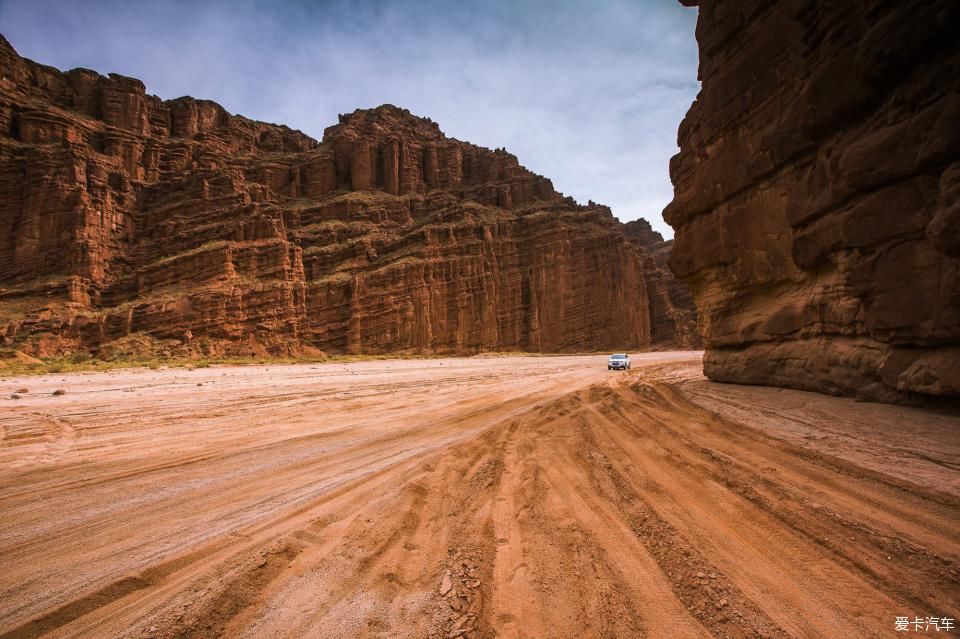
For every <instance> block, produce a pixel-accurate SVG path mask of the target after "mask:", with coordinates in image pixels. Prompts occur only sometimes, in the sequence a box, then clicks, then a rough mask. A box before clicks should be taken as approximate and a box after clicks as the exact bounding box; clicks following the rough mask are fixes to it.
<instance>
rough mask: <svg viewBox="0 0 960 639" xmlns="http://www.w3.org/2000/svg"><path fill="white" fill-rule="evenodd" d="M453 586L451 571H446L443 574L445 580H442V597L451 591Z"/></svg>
mask: <svg viewBox="0 0 960 639" xmlns="http://www.w3.org/2000/svg"><path fill="white" fill-rule="evenodd" d="M452 587H453V585H452V584H451V583H450V573H449V572H446V573H444V574H443V581H441V582H440V596H441V597H442V596H444V595H445V594H447V593H448V592H450V588H452Z"/></svg>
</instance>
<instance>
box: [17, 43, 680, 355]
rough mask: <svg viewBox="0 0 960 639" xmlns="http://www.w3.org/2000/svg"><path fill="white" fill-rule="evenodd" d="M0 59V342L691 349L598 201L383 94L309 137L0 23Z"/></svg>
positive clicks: (75, 346)
mask: <svg viewBox="0 0 960 639" xmlns="http://www.w3.org/2000/svg"><path fill="white" fill-rule="evenodd" d="M0 72H2V86H0V207H2V208H0V219H2V220H3V225H2V229H0V327H2V328H0V330H2V335H3V336H4V340H5V343H6V344H7V345H8V347H9V346H11V345H12V346H14V347H17V348H22V349H24V350H26V351H28V352H34V353H40V354H53V353H57V352H66V351H76V350H81V351H82V350H88V351H92V352H98V351H100V352H101V353H103V352H107V351H110V350H111V349H112V350H113V351H116V350H117V349H118V348H126V347H130V348H133V349H134V350H136V348H147V347H151V348H152V347H153V346H155V345H156V344H157V343H160V344H161V345H162V347H163V348H165V349H167V350H168V351H171V352H187V353H209V354H219V353H249V352H253V353H262V352H271V353H290V352H299V351H302V350H303V349H304V348H318V349H322V350H325V351H330V352H367V353H378V352H388V351H399V350H410V351H416V352H476V351H480V350H530V351H580V350H593V349H638V348H644V347H647V346H650V345H651V344H654V343H655V344H664V345H668V344H669V345H679V346H683V345H686V344H689V343H690V340H691V337H690V336H691V335H692V334H693V333H692V331H691V323H690V321H689V313H690V310H689V303H688V304H687V307H686V308H683V309H677V308H674V305H675V304H678V303H679V304H682V303H683V300H679V299H678V298H677V297H676V296H675V295H672V294H671V293H670V292H668V290H667V289H669V288H670V287H671V286H674V282H672V280H671V279H670V278H665V277H664V274H663V271H662V269H660V268H652V267H651V266H650V265H655V260H656V259H659V258H655V257H654V255H653V254H654V252H655V251H653V250H652V249H651V248H650V247H647V246H644V245H642V243H637V242H634V241H631V240H628V239H627V237H626V234H625V227H624V226H623V225H621V224H620V223H619V222H617V221H616V219H615V218H613V216H612V215H611V213H610V211H609V209H607V208H605V207H601V206H595V205H591V206H580V205H577V204H576V203H575V202H574V201H573V200H571V199H570V198H565V197H563V196H562V195H561V194H559V193H557V192H556V191H555V190H554V188H553V185H552V184H551V182H550V180H548V179H546V178H543V177H541V176H538V175H535V174H533V173H531V172H530V171H528V170H526V169H525V168H523V167H522V166H520V164H519V163H518V162H517V159H516V158H515V157H514V156H513V155H511V154H509V153H507V152H506V151H503V150H497V151H490V150H488V149H484V148H480V147H477V146H474V145H471V144H467V143H464V142H460V141H457V140H453V139H450V138H447V137H446V136H444V134H443V133H442V132H441V131H440V129H439V127H438V126H437V125H436V124H435V123H433V122H431V121H430V120H427V119H423V118H418V117H414V116H412V115H410V113H409V112H407V111H405V110H402V109H398V108H395V107H392V106H383V107H380V108H377V109H373V110H367V111H356V112H354V113H352V114H350V115H346V116H341V118H340V122H339V123H338V124H337V125H335V126H332V127H330V128H328V129H327V130H326V131H325V133H324V138H323V141H322V142H317V141H315V140H313V139H311V138H309V137H307V136H306V135H304V134H302V133H300V132H299V131H293V130H290V129H288V128H286V127H282V126H276V125H271V124H265V123H262V122H254V121H251V120H248V119H246V118H243V117H240V116H234V115H231V114H229V113H227V112H226V111H225V110H224V109H223V108H221V107H220V106H219V105H217V104H214V103H212V102H208V101H202V100H194V99H192V98H180V99H177V100H172V101H162V100H160V99H159V98H157V97H155V96H151V95H147V94H146V92H145V89H144V85H143V84H142V83H141V82H139V81H138V80H134V79H130V78H124V77H120V76H116V75H111V76H109V77H102V76H100V75H98V74H96V73H94V72H92V71H87V70H83V69H75V70H73V71H69V72H66V73H61V72H59V71H57V70H55V69H52V68H49V67H44V66H41V65H38V64H36V63H33V62H31V61H29V60H25V59H23V58H21V57H19V56H18V55H17V54H16V52H15V51H13V49H12V48H10V46H9V44H7V43H6V41H5V40H3V39H2V37H0ZM655 253H656V255H660V252H659V249H658V250H657V252H655ZM652 309H653V310H652ZM652 312H653V314H654V315H655V318H654V323H653V325H651V313H652ZM684 313H686V314H687V315H684ZM664 318H667V319H673V320H677V321H676V322H674V323H673V324H670V322H669V321H665V319H664ZM683 318H687V319H686V321H685V322H684V321H683ZM129 336H135V337H137V338H138V339H139V340H140V341H137V340H133V341H132V342H131V341H130V339H131V338H130V337H129ZM124 340H126V341H124ZM118 344H121V345H125V346H118ZM131 344H132V345H131Z"/></svg>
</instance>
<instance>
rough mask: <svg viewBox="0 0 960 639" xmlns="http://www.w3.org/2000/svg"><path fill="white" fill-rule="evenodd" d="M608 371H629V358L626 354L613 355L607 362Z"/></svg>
mask: <svg viewBox="0 0 960 639" xmlns="http://www.w3.org/2000/svg"><path fill="white" fill-rule="evenodd" d="M607 370H608V371H614V370H619V371H627V370H630V356H629V355H627V354H626V353H615V354H613V355H611V356H610V359H608V360H607Z"/></svg>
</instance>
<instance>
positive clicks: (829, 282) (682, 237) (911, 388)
mask: <svg viewBox="0 0 960 639" xmlns="http://www.w3.org/2000/svg"><path fill="white" fill-rule="evenodd" d="M699 4H700V9H699V11H700V13H699V19H698V23H697V41H698V42H699V45H700V78H701V80H702V90H701V92H700V95H699V96H698V98H697V100H696V101H695V102H694V104H693V106H692V107H691V108H690V111H689V112H688V114H687V116H686V118H685V119H684V121H683V123H682V124H681V126H680V133H679V141H680V148H681V151H680V153H679V154H678V155H677V156H676V157H674V159H673V161H672V162H671V167H670V169H671V177H672V179H673V183H674V186H675V193H676V195H675V199H674V201H673V202H672V203H671V204H670V205H669V206H668V208H667V209H666V211H665V212H664V217H665V218H666V220H667V221H668V222H669V223H670V224H671V225H672V226H673V227H674V228H675V229H676V236H675V244H674V250H673V255H672V258H671V266H672V268H673V271H674V273H676V275H677V276H678V277H680V278H681V279H682V280H684V281H685V282H687V283H688V284H689V285H690V288H691V291H692V293H693V297H694V299H695V301H696V305H697V309H698V312H699V317H700V328H701V331H702V333H703V336H704V338H705V342H706V348H707V353H706V357H705V364H704V370H705V372H706V374H707V375H708V376H709V377H711V378H712V379H715V380H720V381H730V382H744V383H755V384H772V385H782V386H791V387H797V388H804V389H810V390H817V391H825V392H829V393H836V394H856V395H859V396H862V397H865V398H872V399H881V400H893V401H896V400H911V399H921V398H922V397H924V396H929V395H943V396H947V395H954V396H955V395H957V394H960V199H958V195H960V125H958V123H960V39H958V38H957V32H956V25H957V24H960V4H958V3H957V2H953V1H952V0H929V1H922V2H921V1H917V0H910V1H906V2H882V1H878V0H874V1H869V2H812V1H809V0H802V1H801V0H789V1H781V2H753V1H748V0H730V1H725V2H718V1H708V0H703V1H702V2H700V3H699Z"/></svg>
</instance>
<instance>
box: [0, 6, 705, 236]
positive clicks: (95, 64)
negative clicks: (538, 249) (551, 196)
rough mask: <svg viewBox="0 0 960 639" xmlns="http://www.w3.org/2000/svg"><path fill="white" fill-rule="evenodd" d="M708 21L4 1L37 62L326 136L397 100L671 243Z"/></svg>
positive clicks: (644, 12) (500, 9)
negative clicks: (643, 221)
mask: <svg viewBox="0 0 960 639" xmlns="http://www.w3.org/2000/svg"><path fill="white" fill-rule="evenodd" d="M695 23H696V10H695V9H686V8H684V7H681V6H680V4H679V3H678V2H675V1H671V0H592V1H591V0H483V1H480V0H475V1H458V0H419V1H418V0H353V1H347V0H343V1H339V0H329V1H322V0H315V1H312V2H310V1H307V0H302V1H300V2H271V1H267V0H234V1H231V2H222V3H221V2H189V1H187V0H183V1H175V0H172V1H169V2H163V1H160V0H156V1H154V2H132V1H130V0H124V1H116V2H115V1H113V0H95V1H94V0H90V1H85V0H72V1H66V0H29V1H22V0H0V33H3V34H4V35H5V36H6V37H7V39H8V40H9V41H10V42H11V44H13V46H14V47H15V48H16V49H17V50H18V51H19V52H20V54H21V55H24V56H26V57H28V58H32V59H34V60H37V61H38V62H42V63H44V64H49V65H52V66H55V67H58V68H60V69H70V68H73V67H87V68H91V69H95V70H97V71H99V72H101V73H109V72H115V73H121V74H123V75H128V76H133V77H136V78H140V79H141V80H143V81H144V83H145V84H146V85H147V90H148V91H149V92H150V93H154V94H156V95H159V96H160V97H162V98H175V97H178V96H181V95H192V96H194V97H200V98H207V99H212V100H215V101H217V102H219V103H220V104H222V105H223V106H224V107H225V108H226V109H227V110H228V111H231V112H233V113H240V114H242V115H245V116H247V117H252V118H255V119H258V120H266V121H268V122H278V123H282V124H287V125H289V126H292V127H294V128H298V129H301V130H303V131H304V132H306V133H307V134H309V135H311V136H313V137H315V138H318V139H319V138H320V137H321V136H322V135H323V129H324V128H325V127H327V126H329V125H331V124H334V123H336V121H337V115H338V114H339V113H347V112H351V111H353V110H354V109H356V108H358V107H359V108H366V107H373V106H377V105H379V104H383V103H391V104H395V105H397V106H401V107H405V108H408V109H410V110H411V111H412V112H413V113H415V114H417V115H422V116H427V117H430V118H432V119H433V120H435V121H436V122H438V123H439V124H440V128H441V129H443V131H444V132H445V133H446V134H447V135H449V136H452V137H455V138H459V139H461V140H467V141H470V142H473V143H475V144H480V145H482V146H487V147H491V148H494V147H501V146H505V147H506V148H507V150H508V151H510V152H512V153H514V154H515V155H517V157H518V158H519V159H520V162H521V164H523V165H525V166H526V167H528V168H529V169H531V170H533V171H535V172H537V173H541V174H543V175H546V176H547V177H549V178H551V179H552V180H553V182H554V186H555V187H556V188H557V189H558V190H560V191H562V192H563V193H565V194H567V195H572V196H573V197H575V198H576V199H577V200H579V201H581V202H586V201H587V200H588V199H592V200H594V201H597V202H602V203H604V204H608V205H610V206H611V207H612V208H613V212H614V214H615V215H617V217H619V218H620V219H621V220H624V221H626V220H631V219H635V218H637V217H646V218H647V219H649V220H650V221H651V222H652V223H653V225H654V227H655V228H657V229H658V230H660V231H661V232H663V233H664V234H665V235H666V236H668V237H669V236H672V232H671V231H670V228H669V227H668V226H667V225H666V224H665V223H664V222H663V220H662V219H661V217H660V212H661V211H662V209H663V207H664V206H665V205H666V204H667V202H669V201H670V198H671V194H672V189H671V186H670V179H669V176H668V172H667V163H668V161H669V159H670V157H671V156H672V155H673V154H674V153H676V132H677V125H678V124H679V123H680V120H681V119H682V118H683V115H684V113H686V110H687V108H688V107H689V105H690V102H691V101H692V100H693V98H694V96H695V95H696V93H697V91H698V89H699V83H698V82H697V80H696V76H697V50H696V42H695V41H694V35H693V32H694V26H695Z"/></svg>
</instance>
